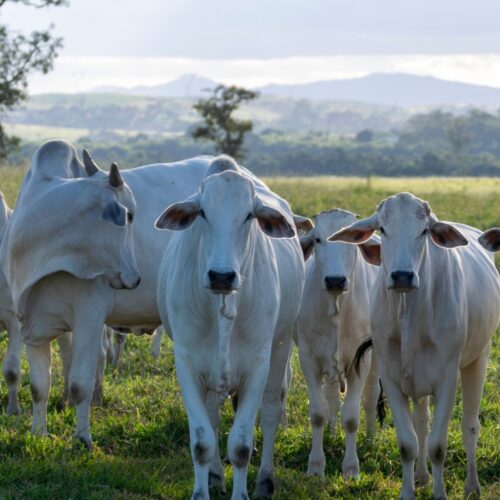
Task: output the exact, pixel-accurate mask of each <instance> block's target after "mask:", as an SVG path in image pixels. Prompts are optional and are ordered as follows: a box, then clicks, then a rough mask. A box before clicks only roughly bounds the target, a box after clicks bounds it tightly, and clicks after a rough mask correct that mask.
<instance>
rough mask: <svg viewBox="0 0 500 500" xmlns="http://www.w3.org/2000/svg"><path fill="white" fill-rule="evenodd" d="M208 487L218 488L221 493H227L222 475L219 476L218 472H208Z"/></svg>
mask: <svg viewBox="0 0 500 500" xmlns="http://www.w3.org/2000/svg"><path fill="white" fill-rule="evenodd" d="M208 488H209V489H218V490H219V493H220V494H221V495H225V494H226V493H227V491H226V484H225V482H224V477H221V476H220V475H219V474H216V473H215V472H209V473H208Z"/></svg>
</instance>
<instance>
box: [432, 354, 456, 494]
mask: <svg viewBox="0 0 500 500" xmlns="http://www.w3.org/2000/svg"><path fill="white" fill-rule="evenodd" d="M447 369H448V370H449V371H448V374H450V375H449V376H448V377H447V378H446V379H445V380H443V381H442V383H440V384H439V386H438V387H437V389H436V392H435V398H434V401H435V402H434V418H433V420H432V429H431V433H430V436H429V442H428V449H429V459H430V461H431V466H432V496H433V497H434V499H444V498H446V491H445V489H444V478H443V469H444V460H445V457H446V446H447V442H448V425H449V423H450V418H451V412H452V410H453V403H454V402H455V392H456V388H457V373H458V367H457V366H456V365H454V364H453V363H450V366H449V368H447Z"/></svg>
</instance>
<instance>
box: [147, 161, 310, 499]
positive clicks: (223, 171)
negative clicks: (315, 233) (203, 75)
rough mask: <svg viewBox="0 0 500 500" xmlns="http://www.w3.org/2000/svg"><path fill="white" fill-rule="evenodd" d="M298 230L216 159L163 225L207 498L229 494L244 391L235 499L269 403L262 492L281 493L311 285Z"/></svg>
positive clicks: (163, 285)
mask: <svg viewBox="0 0 500 500" xmlns="http://www.w3.org/2000/svg"><path fill="white" fill-rule="evenodd" d="M293 224H294V220H293V214H292V212H291V211H290V208H289V206H288V204H287V203H286V202H285V201H284V200H282V199H281V198H279V197H278V196H277V195H275V194H274V193H273V192H271V191H270V190H269V189H268V188H267V187H266V186H265V185H264V184H263V183H261V182H259V181H258V180H257V179H255V178H254V177H253V176H251V175H250V174H249V173H248V172H247V171H245V170H244V169H242V168H240V167H239V166H238V165H237V164H236V163H235V162H234V161H233V160H232V159H230V158H228V157H219V158H217V159H216V160H214V161H213V163H212V164H211V166H210V168H209V170H208V172H207V176H206V178H205V179H204V180H203V182H202V183H201V185H200V188H199V190H198V192H197V193H196V194H194V195H193V196H191V197H190V198H188V199H186V200H185V201H183V202H181V203H175V204H173V205H170V206H169V207H168V208H167V209H166V210H165V211H164V212H163V214H162V215H161V216H160V217H159V218H158V220H157V222H156V227H157V228H159V229H170V230H172V231H174V233H173V235H172V238H171V240H170V242H169V244H168V246H167V247H166V251H165V255H164V257H163V260H162V264H161V268H160V276H159V281H158V306H159V309H160V313H161V317H162V322H163V324H164V325H165V327H166V329H167V331H169V332H171V333H172V337H173V340H174V356H175V365H176V371H177V376H178V379H179V385H180V388H181V392H182V396H183V401H184V406H185V408H186V412H187V415H188V421H189V435H190V440H191V454H192V459H193V464H194V473H195V482H194V493H193V498H196V499H198V500H201V499H203V498H208V497H209V493H208V491H209V477H210V479H214V480H215V481H216V482H219V483H222V487H223V483H224V479H223V467H222V463H221V460H220V457H219V451H218V446H217V442H218V438H217V428H218V422H219V407H220V405H221V403H222V402H223V401H224V400H225V399H226V398H227V395H228V394H229V393H230V392H231V393H232V392H234V391H236V392H237V393H238V405H237V409H236V415H235V420H234V424H233V426H232V428H231V431H230V433H229V439H228V457H229V459H230V461H231V463H232V465H233V479H234V481H233V494H232V498H233V499H236V498H238V499H241V498H248V495H247V471H248V465H249V462H250V457H251V454H252V450H253V431H254V424H255V419H256V415H257V412H258V410H259V406H260V415H261V418H260V425H261V427H262V432H263V440H264V442H263V448H262V462H261V465H260V469H259V472H258V475H257V487H256V495H257V496H263V497H268V498H269V497H271V496H272V495H273V491H274V474H273V450H274V438H275V434H276V431H277V429H278V426H279V422H280V417H281V415H282V410H283V408H282V401H281V392H282V385H283V381H284V376H285V371H286V367H287V361H288V357H289V354H290V351H291V349H292V335H291V333H292V328H293V325H294V323H295V320H296V318H297V314H298V310H299V306H300V300H301V296H302V289H303V285H304V263H303V258H302V251H301V248H300V244H299V240H298V238H297V236H296V233H295V230H294V227H293Z"/></svg>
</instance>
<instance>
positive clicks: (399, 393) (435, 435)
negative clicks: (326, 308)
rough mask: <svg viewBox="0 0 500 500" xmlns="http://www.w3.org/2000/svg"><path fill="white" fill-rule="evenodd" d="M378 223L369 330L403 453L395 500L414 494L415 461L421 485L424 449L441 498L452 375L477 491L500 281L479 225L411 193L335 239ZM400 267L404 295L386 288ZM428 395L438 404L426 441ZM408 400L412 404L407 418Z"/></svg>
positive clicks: (471, 485)
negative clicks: (439, 212)
mask: <svg viewBox="0 0 500 500" xmlns="http://www.w3.org/2000/svg"><path fill="white" fill-rule="evenodd" d="M376 229H379V230H380V231H381V232H382V238H381V243H382V267H381V270H380V272H379V274H378V276H377V279H376V282H375V286H374V293H373V302H372V305H371V326H372V335H373V343H374V349H375V354H376V356H377V360H378V362H379V368H380V374H381V378H382V384H383V387H384V392H385V393H386V394H387V398H388V401H389V404H390V406H391V410H392V414H393V418H394V422H395V425H396V431H397V436H398V444H399V448H400V450H401V461H402V466H403V467H402V468H403V485H402V491H401V498H404V499H407V498H414V495H415V491H414V477H415V473H414V464H415V458H417V468H416V478H417V481H418V482H419V483H424V484H425V483H426V482H427V480H428V478H429V475H428V471H427V465H426V455H427V450H428V456H429V459H430V461H431V464H432V475H433V495H434V497H435V498H445V497H446V493H445V490H444V482H443V465H444V460H445V456H446V445H447V434H448V424H449V420H450V417H451V412H452V409H453V405H454V402H455V389H456V386H457V378H458V372H460V375H461V382H462V398H463V417H462V439H463V443H464V447H465V449H466V454H467V479H466V483H465V495H466V496H467V495H469V494H471V493H477V492H479V489H480V486H479V480H478V476H477V467H476V458H475V451H476V445H477V439H478V435H479V420H478V412H479V404H480V399H481V393H482V389H483V385H484V377H485V370H486V364H487V360H488V353H489V348H490V344H491V337H492V334H493V332H494V331H495V329H496V327H497V325H498V321H499V314H500V278H499V275H498V272H497V270H496V268H495V265H494V263H493V256H492V255H491V254H488V253H487V252H486V251H485V250H484V249H483V248H482V247H481V246H480V245H479V244H478V242H477V240H478V236H479V234H480V231H478V230H477V229H475V228H472V227H469V226H466V225H463V224H456V223H444V222H440V221H437V219H436V217H435V215H434V214H433V213H432V212H431V210H430V208H429V205H428V204H427V203H426V202H424V201H422V200H420V199H418V198H416V197H414V196H413V195H411V194H409V193H400V194H398V195H396V196H392V197H390V198H388V199H386V200H385V201H384V202H382V203H381V204H380V205H379V208H378V210H377V212H376V213H375V214H374V215H373V216H372V217H370V218H369V219H365V220H363V221H359V222H357V223H355V224H353V225H352V226H351V227H350V228H347V229H344V230H341V231H340V232H338V233H336V234H335V235H334V236H333V237H332V238H333V239H334V240H337V241H339V240H340V241H350V242H361V241H363V240H364V239H366V238H368V237H370V235H371V234H372V233H373V231H374V230H376ZM467 241H468V245H467ZM464 244H465V245H467V246H463V245H464ZM443 247H446V248H443ZM400 270H401V271H404V272H410V273H414V276H412V279H411V280H410V281H411V283H410V282H409V286H408V287H406V290H405V292H406V293H402V292H398V289H397V288H394V289H392V287H393V286H394V277H393V273H395V272H398V271H400ZM430 395H432V396H434V401H435V410H434V418H433V424H432V430H431V432H430V435H429V437H428V438H427V422H428V418H429V417H428V407H427V406H428V396H430ZM409 399H412V400H413V401H414V402H415V406H414V413H413V416H412V415H411V414H410V410H409ZM412 419H413V424H412ZM417 454H418V457H417Z"/></svg>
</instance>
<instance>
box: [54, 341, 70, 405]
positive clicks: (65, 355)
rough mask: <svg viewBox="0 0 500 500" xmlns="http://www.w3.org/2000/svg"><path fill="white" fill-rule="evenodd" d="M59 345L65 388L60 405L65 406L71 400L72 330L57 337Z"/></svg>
mask: <svg viewBox="0 0 500 500" xmlns="http://www.w3.org/2000/svg"><path fill="white" fill-rule="evenodd" d="M56 340H57V343H58V345H59V355H60V356H61V361H62V365H63V374H64V389H63V394H62V398H61V402H60V407H61V408H62V407H64V406H65V405H66V403H68V401H69V372H70V370H71V359H72V357H73V339H72V333H71V332H65V333H63V334H62V335H59V337H57V339H56Z"/></svg>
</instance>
